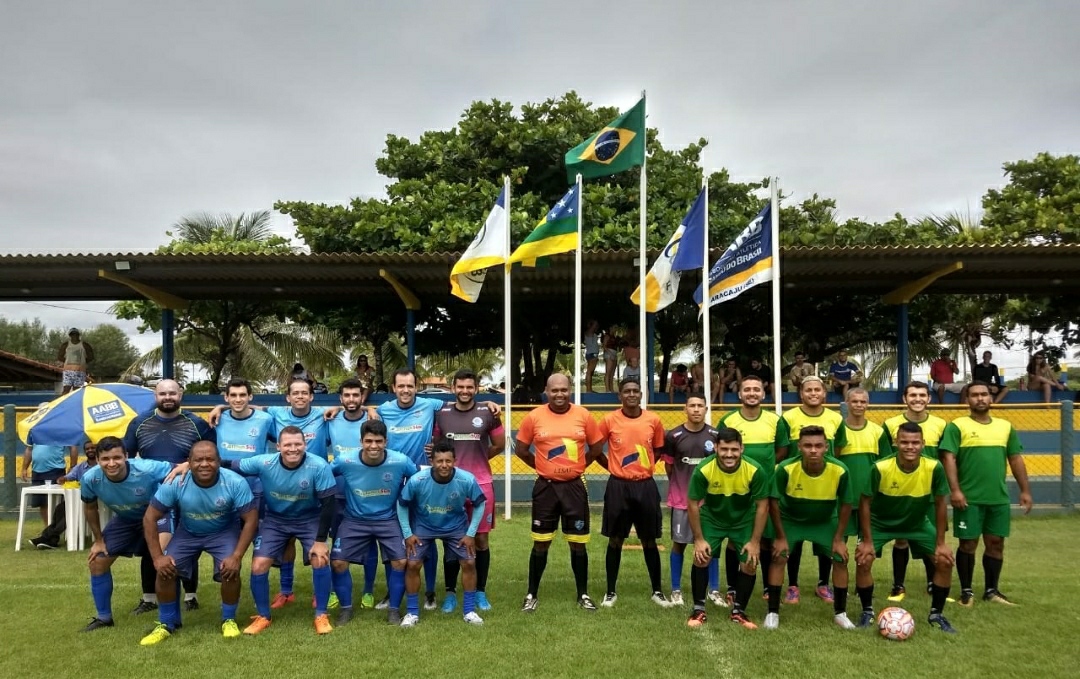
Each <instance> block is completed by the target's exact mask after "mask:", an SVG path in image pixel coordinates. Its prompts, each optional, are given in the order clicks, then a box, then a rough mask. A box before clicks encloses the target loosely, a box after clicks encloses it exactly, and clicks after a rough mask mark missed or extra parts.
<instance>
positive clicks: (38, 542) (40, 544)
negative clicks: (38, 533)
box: [30, 538, 60, 549]
mask: <svg viewBox="0 0 1080 679" xmlns="http://www.w3.org/2000/svg"><path fill="white" fill-rule="evenodd" d="M30 544H32V545H33V546H34V547H35V548H36V549H57V548H59V547H60V542H59V541H57V542H50V541H49V540H46V539H45V538H34V539H32V540H30Z"/></svg>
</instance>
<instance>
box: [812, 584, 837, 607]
mask: <svg viewBox="0 0 1080 679" xmlns="http://www.w3.org/2000/svg"><path fill="white" fill-rule="evenodd" d="M814 594H817V597H818V598H819V599H821V600H822V601H824V602H825V603H827V604H831V603H832V602H833V591H832V587H829V586H828V585H818V586H817V589H815V590H814Z"/></svg>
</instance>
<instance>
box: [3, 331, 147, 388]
mask: <svg viewBox="0 0 1080 679" xmlns="http://www.w3.org/2000/svg"><path fill="white" fill-rule="evenodd" d="M82 338H83V340H84V341H85V342H87V343H88V344H89V345H90V346H92V347H93V348H94V362H93V363H91V364H90V366H89V368H90V373H91V374H92V375H93V376H94V378H95V379H96V380H97V381H101V380H112V379H115V378H117V377H119V376H120V375H121V374H123V373H124V371H125V370H126V369H127V367H128V366H129V365H130V364H131V362H132V361H134V360H135V358H136V357H137V356H138V355H139V352H138V351H137V350H136V349H135V347H134V346H133V345H132V344H131V340H130V339H128V336H127V335H126V334H125V333H124V331H123V330H121V329H120V328H118V327H117V326H115V325H112V324H110V323H103V324H102V325H98V326H94V327H92V328H87V329H85V330H83V332H82ZM66 341H68V337H67V328H46V327H45V324H44V323H42V322H41V320H40V319H37V318H35V319H34V320H32V321H31V320H23V321H12V320H9V319H7V318H4V317H2V316H0V349H3V350H4V351H9V352H11V353H13V354H18V355H20V356H24V357H26V358H31V359H33V360H35V361H41V362H42V363H49V364H52V365H55V364H57V363H58V361H57V360H56V355H57V351H58V350H59V348H60V345H62V344H63V343H64V342H66Z"/></svg>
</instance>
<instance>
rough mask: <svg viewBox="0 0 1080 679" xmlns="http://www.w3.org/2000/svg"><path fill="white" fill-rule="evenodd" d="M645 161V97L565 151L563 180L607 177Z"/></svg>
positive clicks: (571, 180)
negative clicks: (575, 177)
mask: <svg viewBox="0 0 1080 679" xmlns="http://www.w3.org/2000/svg"><path fill="white" fill-rule="evenodd" d="M644 162H645V98H644V97H642V99H641V100H640V101H638V103H636V104H634V107H633V108H631V109H630V110H629V111H627V112H626V113H624V114H622V115H621V116H619V117H618V118H616V119H615V120H613V121H611V123H609V124H608V126H607V127H605V128H604V129H602V130H600V131H599V132H597V133H596V134H594V135H593V136H591V137H589V138H588V139H586V140H585V141H583V142H582V143H580V144H578V145H577V146H575V147H574V148H572V149H570V150H569V151H567V152H566V179H567V181H570V182H573V181H574V176H575V175H577V174H580V175H581V176H582V177H583V178H584V179H593V178H595V177H606V176H608V175H612V174H618V173H619V172H623V171H624V170H629V169H630V168H632V167H635V166H638V165H641V164H643V163H644Z"/></svg>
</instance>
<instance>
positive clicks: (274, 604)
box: [270, 592, 315, 611]
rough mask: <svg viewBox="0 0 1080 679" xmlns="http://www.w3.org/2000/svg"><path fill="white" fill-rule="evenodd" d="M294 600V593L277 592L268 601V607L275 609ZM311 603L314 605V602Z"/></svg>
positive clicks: (283, 606)
mask: <svg viewBox="0 0 1080 679" xmlns="http://www.w3.org/2000/svg"><path fill="white" fill-rule="evenodd" d="M294 601H296V595H295V594H293V593H292V592H289V593H288V594H283V593H281V592H278V594H277V596H276V597H274V600H273V601H271V602H270V608H272V609H274V610H275V611H276V610H277V609H279V608H285V607H286V606H288V605H289V604H291V603H292V602H294ZM311 605H312V607H314V605H315V602H314V601H312V602H311Z"/></svg>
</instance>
